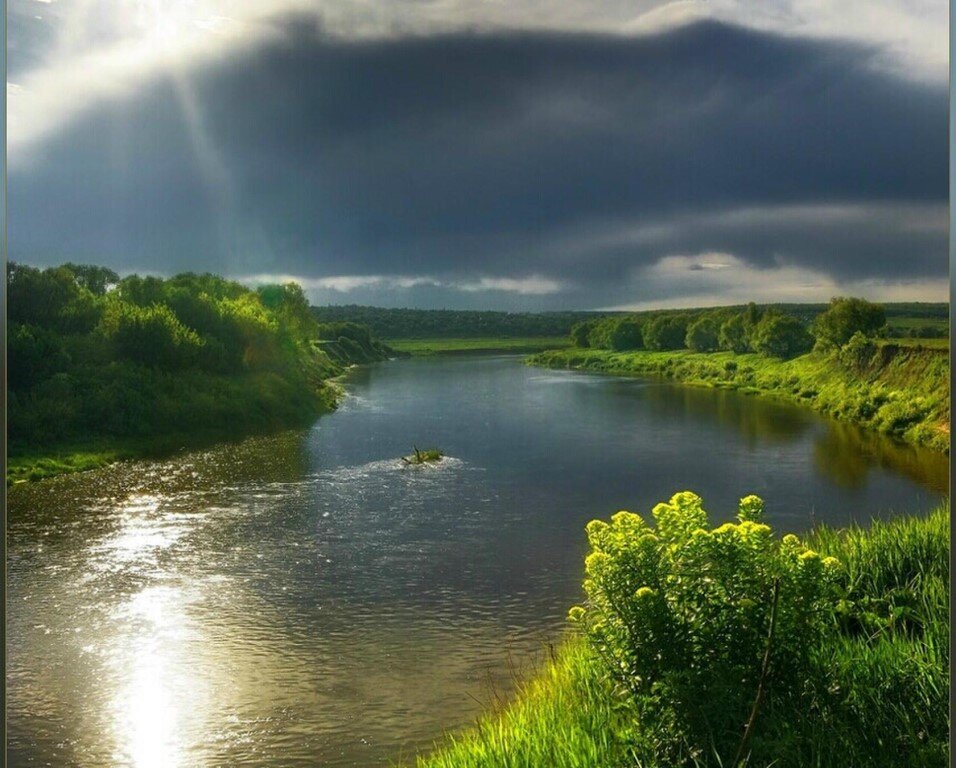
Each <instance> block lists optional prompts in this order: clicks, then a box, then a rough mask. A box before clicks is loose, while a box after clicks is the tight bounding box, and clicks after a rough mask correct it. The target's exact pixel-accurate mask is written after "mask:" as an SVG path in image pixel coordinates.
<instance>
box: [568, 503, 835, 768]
mask: <svg viewBox="0 0 956 768" xmlns="http://www.w3.org/2000/svg"><path fill="white" fill-rule="evenodd" d="M762 515H763V502H762V501H761V500H760V499H759V498H757V497H756V496H748V497H746V498H744V499H742V500H741V501H740V506H739V510H738V515H737V517H738V521H739V522H737V523H727V524H724V525H721V526H720V527H718V528H715V529H711V528H709V526H708V522H707V514H706V512H705V511H704V509H703V506H702V502H701V499H700V497H698V496H696V495H695V494H693V493H690V492H683V493H678V494H676V495H675V496H674V497H673V498H671V500H670V502H668V503H663V504H658V505H657V506H656V507H655V508H654V510H653V516H654V519H655V521H656V527H655V528H651V527H650V526H648V525H647V523H646V522H645V521H644V520H643V519H642V518H641V517H639V516H638V515H635V514H632V513H630V512H618V513H617V514H615V515H614V516H613V517H612V518H611V522H610V524H608V523H605V522H602V521H599V520H595V521H592V522H591V523H589V524H588V526H587V533H588V541H589V542H590V546H591V552H590V554H589V555H588V556H587V559H586V561H585V565H586V579H585V582H584V589H585V593H586V595H587V603H586V605H585V606H576V607H575V608H572V609H571V612H570V614H569V617H570V619H571V620H572V621H573V622H574V623H576V624H577V625H578V626H580V627H581V628H582V629H583V631H584V632H585V634H586V636H587V637H588V639H589V641H590V644H591V645H592V647H593V648H594V649H595V651H596V652H597V654H598V655H599V656H600V657H601V658H602V659H603V660H604V662H605V666H606V671H607V673H608V674H609V675H610V676H611V677H612V678H613V679H614V680H615V681H616V682H617V684H618V686H619V687H620V689H621V691H622V692H624V693H625V694H626V695H627V697H628V698H629V700H630V701H631V702H632V703H633V705H634V706H635V707H636V708H637V711H638V713H639V716H638V719H639V721H640V723H641V729H640V730H641V735H640V738H639V741H640V743H639V744H638V745H637V752H638V754H642V755H644V756H645V759H646V760H649V761H651V762H654V764H657V763H656V761H663V762H665V763H667V764H671V765H681V764H685V763H687V762H692V761H697V760H701V759H707V760H709V759H710V758H711V757H712V756H714V755H717V756H718V757H719V758H720V759H721V760H723V761H724V762H723V764H724V765H728V764H729V762H728V761H730V760H731V759H732V758H734V756H735V755H736V754H737V753H738V752H739V751H740V749H741V745H742V735H743V734H742V724H743V723H745V722H746V721H747V720H748V715H749V714H751V713H752V712H753V711H754V710H755V709H759V700H760V699H764V700H765V701H764V704H763V706H764V708H765V709H771V708H774V707H777V706H780V705H788V704H792V703H793V702H794V701H795V700H798V699H799V698H800V697H801V695H802V694H803V693H804V690H805V686H806V683H807V680H808V679H811V678H812V677H813V673H812V653H813V651H814V649H816V648H817V647H818V645H819V642H820V639H821V637H822V636H823V634H824V633H825V631H826V630H827V628H828V627H831V626H832V625H833V622H832V616H833V615H834V612H835V608H836V594H835V589H834V587H835V583H836V576H837V574H838V571H839V567H840V566H839V563H838V562H837V561H836V560H835V559H833V558H822V557H820V555H818V554H817V553H816V552H813V551H812V550H809V549H807V548H806V547H805V546H803V545H802V544H801V543H800V541H799V540H798V539H797V537H795V536H793V535H788V536H785V537H784V538H783V539H782V540H777V539H775V538H774V537H773V535H772V533H771V530H770V528H769V527H768V526H767V525H765V524H763V523H762V522H760V521H761V518H762ZM758 691H759V692H760V693H758ZM755 702H757V704H755Z"/></svg>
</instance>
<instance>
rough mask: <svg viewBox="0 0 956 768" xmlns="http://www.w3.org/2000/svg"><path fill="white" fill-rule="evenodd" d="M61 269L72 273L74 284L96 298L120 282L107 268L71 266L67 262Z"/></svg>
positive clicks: (71, 264)
mask: <svg viewBox="0 0 956 768" xmlns="http://www.w3.org/2000/svg"><path fill="white" fill-rule="evenodd" d="M63 268H64V269H67V270H69V271H70V272H72V273H73V277H74V278H75V279H76V282H77V283H78V284H79V285H81V286H83V287H84V288H86V290H88V291H89V292H90V293H92V294H95V295H96V296H102V295H103V294H105V293H106V291H107V289H108V288H109V287H110V286H111V285H116V284H117V283H119V280H120V277H119V275H118V274H116V273H115V272H114V271H113V270H112V269H109V268H108V267H97V266H95V265H93V264H73V263H72V262H69V261H68V262H67V263H66V264H64V265H63Z"/></svg>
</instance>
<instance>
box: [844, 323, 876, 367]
mask: <svg viewBox="0 0 956 768" xmlns="http://www.w3.org/2000/svg"><path fill="white" fill-rule="evenodd" d="M875 352H876V344H874V343H873V342H872V341H871V340H870V339H869V338H867V337H866V336H864V335H863V334H862V333H860V331H857V332H856V333H854V334H853V335H852V336H851V337H850V340H849V341H848V342H847V343H846V344H844V345H843V346H842V347H841V348H840V352H839V355H838V357H839V359H840V362H841V363H842V364H843V365H845V366H846V367H847V368H849V369H850V370H851V371H854V372H856V373H862V372H863V370H864V369H865V368H866V366H867V365H868V364H869V362H870V361H871V360H872V359H873V355H874V354H875Z"/></svg>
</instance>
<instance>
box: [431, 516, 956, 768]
mask: <svg viewBox="0 0 956 768" xmlns="http://www.w3.org/2000/svg"><path fill="white" fill-rule="evenodd" d="M949 530H950V521H949V504H948V503H946V504H944V505H942V506H941V507H939V508H938V509H937V510H935V511H934V512H933V513H932V514H931V515H929V516H928V517H926V518H916V517H904V518H899V519H896V520H893V521H890V522H885V523H884V522H875V523H873V525H872V526H871V527H870V528H869V529H866V530H864V529H860V528H847V529H843V530H838V531H836V530H832V529H828V528H820V529H818V530H816V531H814V532H813V533H811V534H810V535H809V536H808V537H807V540H806V543H807V544H808V546H809V547H811V548H812V549H814V550H816V551H818V552H819V553H820V554H821V555H824V556H833V557H836V558H837V560H839V561H840V563H841V564H842V566H841V567H842V570H841V577H840V588H841V590H842V592H843V594H844V596H845V603H844V605H845V606H846V611H847V613H846V615H847V616H849V617H853V618H852V620H845V621H843V622H841V623H840V625H839V627H838V628H835V629H834V630H833V631H832V632H830V633H829V634H828V635H827V636H826V639H825V641H824V643H823V645H822V647H821V649H820V651H819V653H818V654H817V658H818V659H819V662H820V664H821V665H822V666H823V668H824V669H826V675H827V676H828V677H829V682H830V685H829V687H828V688H827V690H826V693H825V694H822V695H821V697H820V700H819V701H818V703H819V709H818V710H816V711H814V713H813V716H812V717H807V716H806V712H802V711H801V712H788V711H776V712H766V713H765V714H764V716H763V719H762V721H760V722H759V723H758V729H757V734H756V736H755V739H754V741H753V742H752V744H753V746H754V754H753V759H752V760H751V761H750V762H749V763H748V765H754V766H756V765H761V766H762V765H769V764H771V763H773V764H779V765H815V766H821V767H829V766H833V768H838V767H839V768H844V766H847V765H861V766H862V765H866V766H873V767H879V768H882V767H883V766H885V767H886V768H890V767H891V766H892V767H893V768H897V767H898V766H911V767H912V768H917V766H919V767H920V768H934V767H935V766H939V768H942V767H943V766H945V765H947V764H948V754H949V723H948V718H947V712H948V704H949V673H948V670H949ZM857 617H858V618H857ZM641 738H642V733H641V725H640V723H639V722H638V721H637V720H636V719H635V708H634V706H633V704H632V703H631V702H629V700H628V698H627V697H626V696H622V694H621V691H620V690H616V689H615V688H614V687H613V686H612V685H611V683H610V682H609V681H608V679H607V677H606V675H605V674H604V673H603V668H602V663H601V661H600V660H599V659H598V658H597V655H596V654H595V652H594V651H592V650H591V648H590V646H589V645H588V644H587V642H586V641H585V640H584V638H582V637H581V636H579V635H571V636H570V637H569V638H568V639H567V640H566V642H565V643H564V645H563V646H562V647H561V648H560V649H559V650H558V651H557V653H556V655H554V656H553V658H552V661H551V663H550V664H548V665H547V667H546V668H545V669H544V670H543V671H542V672H541V673H540V674H539V676H538V677H537V678H535V679H533V680H532V681H531V682H530V683H528V684H527V685H525V686H524V688H523V689H521V690H520V692H519V694H518V696H517V697H516V700H515V701H514V702H513V703H511V704H509V705H507V706H505V707H504V708H502V709H501V710H499V711H495V712H491V713H489V714H487V715H486V716H484V717H482V718H481V719H480V720H479V721H478V723H477V725H476V727H475V728H473V729H471V730H468V731H466V732H465V733H462V734H459V735H457V736H451V737H449V738H447V740H446V741H445V742H443V743H442V744H440V745H439V746H438V748H437V750H436V751H435V752H434V753H433V754H431V755H429V756H427V757H422V758H419V760H418V762H417V766H418V768H491V766H543V765H547V766H551V768H564V767H565V766H567V768H572V766H573V767H574V768H587V767H590V766H595V767H596V766H610V765H631V764H635V763H636V760H635V757H636V755H635V749H636V748H635V745H636V744H637V743H639V742H640V741H641ZM848 755H853V756H855V762H847V756H848ZM705 760H706V758H705ZM641 764H642V765H647V768H657V766H660V768H663V765H664V764H663V763H657V762H651V763H641ZM709 764H710V762H709V761H706V762H704V765H709Z"/></svg>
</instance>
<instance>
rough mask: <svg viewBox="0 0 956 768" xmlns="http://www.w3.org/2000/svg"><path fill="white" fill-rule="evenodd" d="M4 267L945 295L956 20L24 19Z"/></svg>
mask: <svg viewBox="0 0 956 768" xmlns="http://www.w3.org/2000/svg"><path fill="white" fill-rule="evenodd" d="M7 7H8V16H7V24H8V55H7V65H8V77H7V110H8V112H7V131H8V134H7V148H8V157H7V162H8V186H7V194H8V250H9V257H10V259H12V260H14V261H20V262H24V263H29V264H34V265H38V266H48V265H54V264H59V263H62V262H64V261H73V262H80V263H95V264H103V265H106V266H110V267H112V268H114V269H116V270H117V271H118V272H120V273H121V274H126V273H130V272H139V273H141V274H143V273H149V274H157V275H172V274H175V273H177V272H182V271H195V272H204V271H212V272H216V273H219V274H224V275H226V276H228V277H231V278H234V279H238V280H241V281H243V282H246V283H248V284H257V283H262V282H276V281H280V282H284V281H287V280H295V281H297V282H299V283H300V284H302V286H303V287H304V288H305V289H306V291H307V293H308V295H309V297H310V298H311V299H312V301H313V302H314V303H317V304H329V303H330V304H374V305H378V306H405V307H426V308H429V307H431V308H439V307H447V308H460V309H506V310H512V311H516V310H531V311H539V310H553V309H608V308H615V309H628V308H634V309H644V308H652V307H680V306H705V305H719V304H734V303H740V302H743V301H750V300H755V301H758V302H770V301H788V302H789V301H826V300H827V299H829V298H830V297H832V296H835V295H859V296H866V297H868V298H870V299H874V300H883V301H910V300H913V301H943V300H946V299H947V298H948V292H949V286H948V255H947V241H948V223H949V222H948V215H949V210H948V163H949V154H948V108H949V104H948V80H947V78H948V67H949V62H948V47H949V40H948V4H947V2H946V1H945V0H763V2H760V3H753V2H743V1H742V0H741V1H736V0H676V1H673V2H671V1H668V0H608V1H607V2H594V0H589V2H586V3H585V2H581V1H580V0H392V1H391V2H378V3H374V2H368V0H320V1H319V2H304V1H303V0H10V2H9V3H8V6H7Z"/></svg>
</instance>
